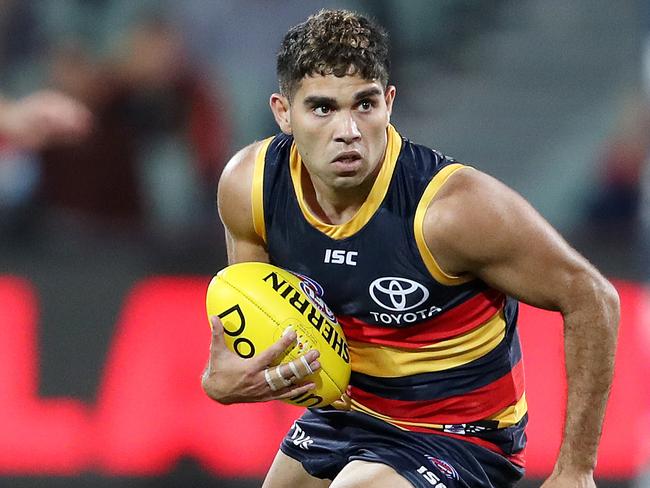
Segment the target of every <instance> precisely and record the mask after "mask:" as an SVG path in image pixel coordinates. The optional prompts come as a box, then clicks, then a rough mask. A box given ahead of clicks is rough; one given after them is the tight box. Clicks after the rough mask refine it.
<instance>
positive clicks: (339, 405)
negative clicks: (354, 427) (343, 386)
mask: <svg viewBox="0 0 650 488" xmlns="http://www.w3.org/2000/svg"><path fill="white" fill-rule="evenodd" d="M331 406H332V407H334V408H336V409H337V410H350V409H351V408H352V401H351V400H350V397H349V396H348V395H347V394H346V393H343V395H341V398H339V399H338V400H335V401H334V402H332V403H331Z"/></svg>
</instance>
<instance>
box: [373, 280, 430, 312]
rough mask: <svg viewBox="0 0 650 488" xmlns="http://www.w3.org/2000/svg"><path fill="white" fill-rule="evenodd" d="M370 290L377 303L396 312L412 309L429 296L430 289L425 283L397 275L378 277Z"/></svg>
mask: <svg viewBox="0 0 650 488" xmlns="http://www.w3.org/2000/svg"><path fill="white" fill-rule="evenodd" d="M368 291H369V292H370V296H371V297H372V299H373V300H374V301H375V303H377V305H379V306H381V307H383V308H385V309H387V310H392V311H394V312H404V311H406V310H411V309H412V308H415V307H417V306H418V305H422V304H423V303H424V302H425V301H426V299H427V298H429V290H427V289H426V288H425V287H424V286H423V285H421V284H420V283H418V282H417V281H413V280H409V279H406V278H398V277H396V276H385V277H383V278H377V279H376V280H375V281H373V282H372V283H370V288H369V290H368Z"/></svg>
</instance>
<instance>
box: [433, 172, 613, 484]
mask: <svg viewBox="0 0 650 488" xmlns="http://www.w3.org/2000/svg"><path fill="white" fill-rule="evenodd" d="M424 226H425V227H424V234H425V240H426V242H427V245H428V247H429V249H430V250H431V251H432V253H433V255H434V256H435V257H436V259H437V261H438V264H439V265H440V266H441V268H442V269H443V270H444V271H445V272H447V273H449V274H452V275H461V274H470V275H473V276H475V277H477V278H479V279H481V280H483V281H484V282H486V283H487V284H489V285H490V286H492V287H494V288H496V289H499V290H502V291H503V292H505V293H507V294H508V295H511V296H514V297H516V298H518V299H519V300H521V301H523V302H525V303H528V304H530V305H533V306H536V307H540V308H544V309H547V310H555V311H559V312H561V313H562V316H563V318H564V343H565V359H566V372H567V380H568V398H567V410H566V420H565V429H564V437H563V442H562V446H561V449H560V454H559V457H558V460H557V463H556V466H555V472H554V475H553V477H554V478H557V477H560V478H561V479H562V480H569V479H572V480H573V481H574V482H577V481H580V480H582V481H580V483H586V484H579V485H578V484H574V485H572V486H593V484H590V483H593V481H584V480H585V479H588V480H591V476H592V472H593V468H594V466H595V463H596V452H597V447H598V442H599V439H600V433H601V428H602V421H603V416H604V412H605V406H606V403H607V398H608V394H609V389H610V385H611V380H612V373H613V368H614V353H615V347H616V336H617V330H618V319H619V301H618V294H617V293H616V290H615V289H614V288H613V286H612V285H611V284H610V283H609V282H608V281H607V280H606V279H605V278H603V277H602V276H601V275H600V274H599V273H598V271H597V270H596V269H595V268H594V267H593V266H592V265H591V264H589V263H588V262H587V261H586V260H585V259H584V258H583V257H582V256H580V255H579V254H578V253H577V252H576V251H575V250H573V249H572V248H571V247H570V246H569V245H568V244H567V243H566V242H565V241H564V240H563V239H562V238H561V237H560V236H559V234H558V233H557V232H556V231H555V230H554V229H553V228H551V226H550V225H549V224H548V223H547V222H546V221H545V220H544V219H543V218H542V217H541V216H540V215H539V214H538V213H537V212H536V211H535V210H534V209H533V208H532V207H531V206H530V205H529V204H528V203H527V202H525V201H524V200H523V199H522V198H521V197H520V196H519V195H517V194H516V193H515V192H514V191H512V190H511V189H509V188H507V187H506V186H505V185H503V184H501V183H499V182H498V181H496V180H495V179H493V178H491V177H489V176H487V175H485V174H482V173H480V172H478V171H474V170H471V169H463V170H460V171H458V172H457V173H455V174H454V175H452V176H451V177H450V179H449V181H448V182H447V184H446V185H445V186H444V187H443V188H442V189H441V191H440V193H439V194H438V195H437V196H436V198H435V199H434V201H433V202H432V203H431V205H430V208H429V209H428V211H427V214H426V217H425V224H424ZM549 481H550V480H549ZM545 486H546V485H545ZM549 486H550V485H549ZM553 486H564V485H562V484H557V485H553ZM567 486H569V485H567Z"/></svg>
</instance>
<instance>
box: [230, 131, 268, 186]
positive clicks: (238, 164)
mask: <svg viewBox="0 0 650 488" xmlns="http://www.w3.org/2000/svg"><path fill="white" fill-rule="evenodd" d="M263 145H264V141H255V142H253V143H252V144H249V145H248V146H246V147H244V148H242V149H240V150H239V151H237V152H236V153H235V155H234V156H233V157H231V158H230V160H229V161H228V163H227V164H226V167H225V168H224V170H223V173H222V175H221V179H220V186H221V185H222V184H224V183H225V184H236V183H242V180H246V176H250V177H252V175H253V169H254V168H255V160H256V158H257V155H258V153H259V151H260V149H261V148H262V146H263ZM249 180H250V179H249ZM249 183H250V181H249Z"/></svg>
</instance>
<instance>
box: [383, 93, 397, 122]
mask: <svg viewBox="0 0 650 488" xmlns="http://www.w3.org/2000/svg"><path fill="white" fill-rule="evenodd" d="M396 92H397V89H396V88H395V86H394V85H388V86H387V87H386V89H385V90H384V100H385V101H386V108H387V109H388V122H390V116H391V114H392V113H393V101H394V100H395V93H396Z"/></svg>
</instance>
